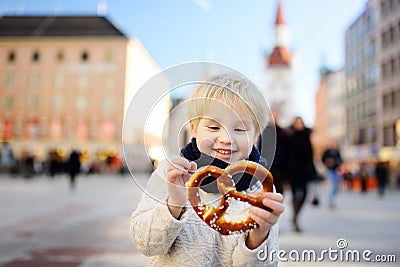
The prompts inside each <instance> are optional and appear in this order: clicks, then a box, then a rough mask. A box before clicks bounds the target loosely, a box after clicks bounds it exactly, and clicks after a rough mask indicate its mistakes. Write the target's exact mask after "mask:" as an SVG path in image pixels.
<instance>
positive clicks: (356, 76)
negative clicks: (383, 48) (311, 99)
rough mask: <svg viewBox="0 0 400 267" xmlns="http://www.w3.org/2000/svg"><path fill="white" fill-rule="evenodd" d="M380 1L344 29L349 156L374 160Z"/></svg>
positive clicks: (356, 158)
mask: <svg viewBox="0 0 400 267" xmlns="http://www.w3.org/2000/svg"><path fill="white" fill-rule="evenodd" d="M377 2H378V1H369V2H368V4H367V5H366V7H365V10H363V12H362V13H361V14H360V15H359V16H358V17H357V18H356V19H355V21H354V22H353V23H352V24H351V25H350V27H349V28H348V29H347V30H346V33H345V47H346V48H345V49H346V55H345V60H346V63H345V73H346V114H347V117H346V124H347V125H346V126H347V138H348V144H349V146H346V149H345V150H344V156H345V158H347V159H348V160H356V161H361V160H371V159H373V158H375V157H376V156H377V153H378V149H379V144H378V134H379V130H378V128H379V126H378V121H379V119H380V117H379V114H378V109H379V95H378V91H379V90H378V87H379V64H378V62H379V59H378V53H379V46H378V44H379V35H378V34H377V33H378V31H377V29H378V23H379V17H378V12H377V11H378V10H377V8H379V7H378V6H377Z"/></svg>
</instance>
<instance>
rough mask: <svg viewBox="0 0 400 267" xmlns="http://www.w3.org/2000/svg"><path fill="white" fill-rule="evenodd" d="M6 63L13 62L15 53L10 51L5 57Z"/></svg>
mask: <svg viewBox="0 0 400 267" xmlns="http://www.w3.org/2000/svg"><path fill="white" fill-rule="evenodd" d="M7 60H8V63H13V62H15V52H14V51H10V52H9V53H8V57H7Z"/></svg>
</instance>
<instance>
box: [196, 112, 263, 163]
mask: <svg viewBox="0 0 400 267" xmlns="http://www.w3.org/2000/svg"><path fill="white" fill-rule="evenodd" d="M208 110H209V111H208V112H207V114H204V116H202V117H200V118H199V119H198V120H197V123H193V122H192V123H191V124H190V125H191V133H192V136H193V137H195V138H196V142H197V147H198V148H199V150H200V152H202V153H204V154H207V155H209V156H212V157H215V158H218V159H220V160H223V161H225V162H229V163H234V162H236V161H239V160H242V159H246V158H248V156H249V155H250V152H251V150H252V147H253V145H254V144H255V143H256V142H257V139H258V135H257V133H256V128H255V126H254V123H253V120H252V117H251V116H250V114H248V113H249V112H243V111H242V112H238V111H235V110H233V109H231V108H229V107H226V106H224V105H223V104H221V105H212V107H211V108H210V109H208Z"/></svg>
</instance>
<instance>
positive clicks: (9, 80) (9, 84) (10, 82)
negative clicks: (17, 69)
mask: <svg viewBox="0 0 400 267" xmlns="http://www.w3.org/2000/svg"><path fill="white" fill-rule="evenodd" d="M14 80H15V79H14V73H12V72H7V74H6V88H8V89H10V88H13V87H14Z"/></svg>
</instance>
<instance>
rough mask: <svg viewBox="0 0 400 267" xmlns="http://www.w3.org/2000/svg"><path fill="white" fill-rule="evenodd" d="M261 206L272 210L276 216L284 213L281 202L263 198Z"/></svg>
mask: <svg viewBox="0 0 400 267" xmlns="http://www.w3.org/2000/svg"><path fill="white" fill-rule="evenodd" d="M263 204H264V206H266V207H268V208H270V209H272V213H274V214H276V215H280V214H282V213H283V212H284V211H285V207H284V206H283V204H282V202H279V201H276V200H273V199H270V198H264V199H263Z"/></svg>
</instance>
